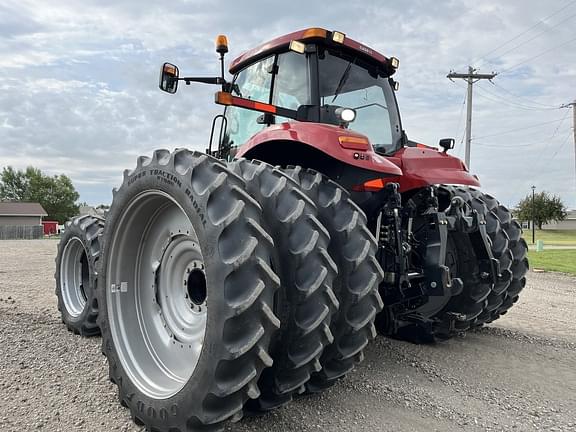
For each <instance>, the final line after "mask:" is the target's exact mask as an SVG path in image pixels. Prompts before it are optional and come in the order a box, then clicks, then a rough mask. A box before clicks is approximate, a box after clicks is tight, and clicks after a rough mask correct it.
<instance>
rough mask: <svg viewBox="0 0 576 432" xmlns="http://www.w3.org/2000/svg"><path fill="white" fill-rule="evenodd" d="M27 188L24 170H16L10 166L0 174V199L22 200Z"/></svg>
mask: <svg viewBox="0 0 576 432" xmlns="http://www.w3.org/2000/svg"><path fill="white" fill-rule="evenodd" d="M27 190H28V178H27V177H26V173H25V172H24V171H16V170H14V168H12V167H11V166H9V167H6V168H4V169H3V170H2V174H0V200H3V201H23V200H24V197H25V196H26V191H27Z"/></svg>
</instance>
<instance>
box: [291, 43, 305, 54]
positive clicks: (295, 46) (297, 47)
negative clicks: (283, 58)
mask: <svg viewBox="0 0 576 432" xmlns="http://www.w3.org/2000/svg"><path fill="white" fill-rule="evenodd" d="M290 51H294V52H297V53H298V54H304V51H306V45H305V44H303V43H302V42H298V41H295V40H293V41H291V42H290Z"/></svg>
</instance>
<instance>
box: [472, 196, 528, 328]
mask: <svg viewBox="0 0 576 432" xmlns="http://www.w3.org/2000/svg"><path fill="white" fill-rule="evenodd" d="M475 192H476V193H478V194H479V192H478V191H475ZM479 199H481V200H482V201H483V202H484V203H485V204H486V206H487V208H488V210H490V212H491V213H492V214H494V215H495V216H496V217H497V218H498V220H499V222H500V226H501V228H502V230H503V231H504V233H505V234H506V236H507V238H508V248H507V249H508V251H509V252H510V253H511V260H512V262H511V265H510V271H511V273H512V277H511V280H510V283H509V284H508V285H507V286H506V288H505V289H504V290H500V291H498V292H494V293H493V294H492V295H491V299H490V300H491V302H490V301H489V306H488V307H487V308H486V309H485V310H484V311H483V313H482V315H481V316H480V317H478V322H477V323H476V325H477V326H479V325H482V324H487V323H491V322H492V321H494V320H496V319H498V318H500V316H502V315H504V314H506V312H507V311H508V310H509V309H510V308H511V307H512V306H513V305H514V303H516V302H517V301H518V298H519V294H520V291H522V290H523V289H524V287H525V286H526V273H527V271H528V269H529V264H528V258H527V254H528V245H527V244H526V241H525V240H524V239H523V238H522V228H521V226H520V224H519V223H518V221H516V220H515V219H513V217H512V214H511V213H510V210H508V209H507V208H506V207H504V206H503V205H502V204H500V203H499V202H498V201H497V200H496V199H495V198H494V197H492V196H490V195H488V194H481V195H480V196H479Z"/></svg>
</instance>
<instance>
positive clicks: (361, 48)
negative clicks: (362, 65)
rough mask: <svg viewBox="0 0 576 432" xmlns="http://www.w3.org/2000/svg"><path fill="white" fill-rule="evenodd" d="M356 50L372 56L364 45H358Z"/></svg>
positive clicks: (370, 51)
mask: <svg viewBox="0 0 576 432" xmlns="http://www.w3.org/2000/svg"><path fill="white" fill-rule="evenodd" d="M358 49H359V50H360V51H364V52H365V53H368V54H370V55H372V50H371V49H370V48H368V47H365V46H364V45H358Z"/></svg>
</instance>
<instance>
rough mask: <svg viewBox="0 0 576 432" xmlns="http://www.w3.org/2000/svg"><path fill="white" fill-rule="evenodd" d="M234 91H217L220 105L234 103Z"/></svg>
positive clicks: (217, 99) (217, 100) (217, 101)
mask: <svg viewBox="0 0 576 432" xmlns="http://www.w3.org/2000/svg"><path fill="white" fill-rule="evenodd" d="M232 101H233V99H232V93H228V92H222V91H219V92H216V103H217V104H219V105H232Z"/></svg>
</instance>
